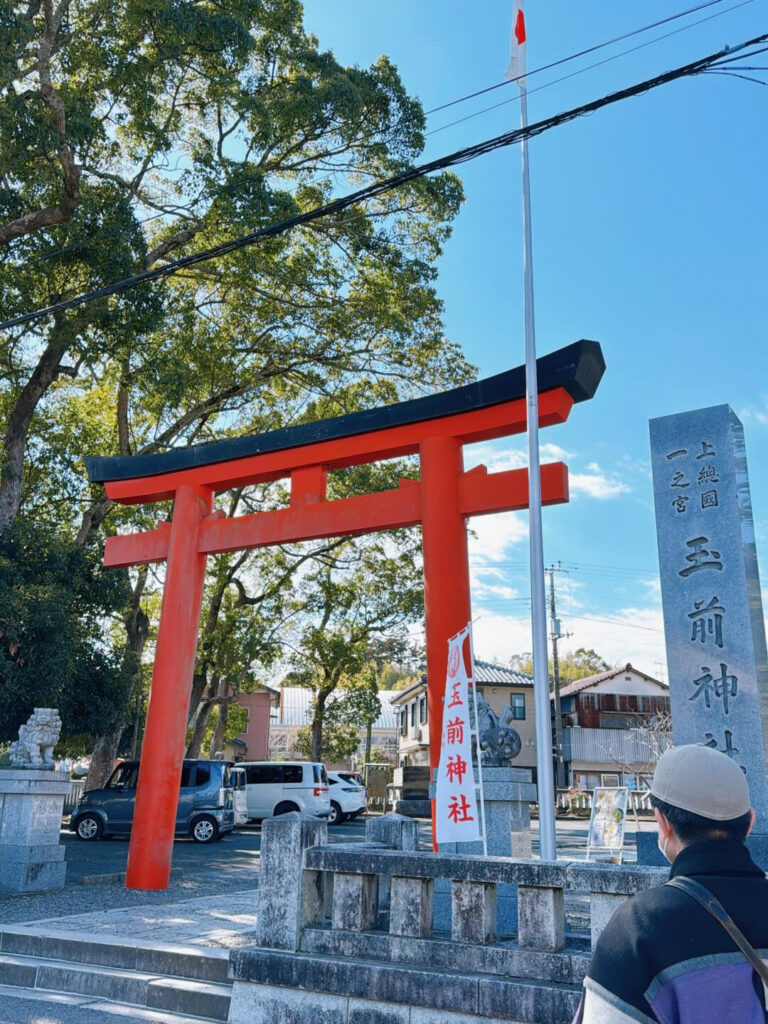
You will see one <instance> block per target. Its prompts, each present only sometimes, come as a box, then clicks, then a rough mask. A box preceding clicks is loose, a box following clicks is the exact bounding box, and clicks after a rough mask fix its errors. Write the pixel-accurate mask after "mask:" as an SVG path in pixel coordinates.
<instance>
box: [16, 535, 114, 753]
mask: <svg viewBox="0 0 768 1024" xmlns="http://www.w3.org/2000/svg"><path fill="white" fill-rule="evenodd" d="M126 584H127V574H125V573H115V572H111V573H108V572H107V571H106V570H104V569H103V568H102V567H101V566H100V565H99V561H98V557H97V555H96V553H94V552H92V551H84V550H81V549H80V550H78V549H74V548H73V546H72V544H71V542H69V543H68V542H67V541H66V540H65V539H63V538H62V537H60V536H57V535H56V534H55V533H53V532H52V531H50V530H47V529H45V528H40V527H39V526H36V525H34V524H32V523H31V522H28V521H25V520H19V521H17V523H16V525H15V526H14V528H13V530H12V531H7V532H6V533H5V534H4V535H3V536H2V538H0V634H1V635H0V740H10V739H15V737H16V733H17V730H18V727H19V725H20V724H21V723H22V722H24V721H26V719H27V717H28V716H29V714H31V712H32V710H33V708H34V707H35V706H38V707H58V708H59V711H60V714H61V719H62V725H63V728H62V737H63V738H64V739H66V737H67V736H71V735H76V734H80V733H91V734H92V735H98V733H99V732H100V731H101V730H102V729H105V730H106V729H109V728H110V727H111V726H113V725H114V709H115V708H116V707H119V706H120V704H121V701H122V698H123V695H124V692H125V690H126V687H127V683H128V680H127V678H126V676H125V674H124V673H123V671H122V668H121V659H120V655H119V653H117V652H112V651H111V650H110V647H109V640H108V634H107V632H106V629H105V616H106V615H108V614H109V613H110V612H113V611H115V610H116V609H118V608H120V607H122V606H123V605H124V604H125V602H126V600H127V595H128V589H127V585H126Z"/></svg>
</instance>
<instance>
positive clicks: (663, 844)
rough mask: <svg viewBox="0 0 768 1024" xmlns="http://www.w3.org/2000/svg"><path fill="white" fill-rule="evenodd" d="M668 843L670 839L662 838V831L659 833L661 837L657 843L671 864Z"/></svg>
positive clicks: (663, 855)
mask: <svg viewBox="0 0 768 1024" xmlns="http://www.w3.org/2000/svg"><path fill="white" fill-rule="evenodd" d="M668 843H669V840H668V839H664V840H662V838H661V833H659V839H658V842H657V843H656V845H657V846H658V848H659V850H660V851H661V855H662V857H663V858H664V860H666V861H668V862H669V863H670V864H671V863H672V861H671V860H670V859H669V857H668V856H667V845H668Z"/></svg>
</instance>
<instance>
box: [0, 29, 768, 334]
mask: <svg viewBox="0 0 768 1024" xmlns="http://www.w3.org/2000/svg"><path fill="white" fill-rule="evenodd" d="M766 40H768V33H765V34H763V35H760V36H756V37H755V38H754V39H750V40H747V41H746V42H743V43H739V44H738V45H737V46H734V47H724V48H723V49H722V50H718V51H717V52H716V53H712V54H709V55H708V56H706V57H702V58H700V59H699V60H696V61H692V62H691V63H689V64H683V65H681V66H680V67H677V68H673V69H671V70H670V71H665V72H663V73H662V74H660V75H656V76H654V77H653V78H648V79H645V80H644V81H642V82H638V83H637V84H636V85H632V86H628V87H627V88H624V89H620V90H618V91H616V92H612V93H609V94H608V95H606V96H602V97H600V98H599V99H596V100H591V101H590V102H588V103H583V104H581V105H580V106H578V107H573V108H572V109H570V110H565V111H562V112H561V113H559V114H554V115H552V116H551V117H548V118H545V119H544V120H542V121H537V122H535V123H534V124H531V125H528V126H527V127H526V128H524V129H523V128H517V129H514V130H512V131H508V132H503V133H502V134H501V135H496V136H494V137H493V138H491V139H487V140H485V141H484V142H480V143H476V144H475V145H472V146H466V147H464V148H463V149H459V150H457V151H456V152H455V153H451V154H449V155H447V156H443V157H439V158H438V159H436V160H431V161H429V162H428V163H426V164H420V165H417V166H416V167H411V168H409V169H408V170H405V171H401V172H400V173H399V174H395V175H393V176H392V177H390V178H384V179H383V180H380V181H377V182H374V183H373V184H371V185H368V186H366V187H365V188H361V189H358V190H357V191H355V192H351V193H349V194H348V195H346V196H342V197H340V198H339V199H335V200H333V201H332V202H330V203H327V204H325V205H323V206H317V207H314V208H313V209H311V210H307V211H306V212H305V213H300V214H296V215H295V216H293V217H288V218H287V219H285V220H282V221H278V222H277V223H275V224H270V225H269V226H268V227H265V228H260V229H259V230H258V231H253V232H251V233H250V234H247V235H243V236H241V237H239V238H235V239H232V240H231V241H229V242H222V243H220V244H219V245H216V246H213V247H211V248H209V249H203V250H201V251H199V252H196V253H192V254H191V255H189V256H184V257H182V258H180V259H177V260H172V261H170V262H168V263H166V264H164V265H163V266H161V267H156V268H154V269H153V270H146V271H144V272H143V273H141V274H135V275H133V276H132V277H129V278H125V279H123V280H121V281H116V282H114V283H113V284H111V285H106V286H104V287H102V288H96V289H94V290H93V291H90V292H85V293H83V294H80V295H77V296H75V297H73V298H71V299H66V300H64V301H62V302H56V303H52V304H51V305H49V306H45V307H43V308H42V309H37V310H35V311H34V312H31V313H23V314H21V315H19V316H15V317H11V318H10V319H8V320H5V321H3V322H2V323H0V330H7V329H9V328H12V327H18V326H21V325H22V324H26V323H31V322H32V321H34V320H39V319H40V318H42V317H45V316H51V315H52V314H54V313H59V312H64V311H65V310H68V309H74V308H76V307H78V306H82V305H83V304H85V303H87V302H92V301H94V300H96V299H101V298H106V297H108V296H110V295H116V294H118V293H120V292H124V291H127V290H128V289H130V288H134V287H136V286H137V285H140V284H147V283H149V282H151V281H156V280H158V279H159V278H162V277H168V276H170V275H171V274H174V273H176V272H177V271H179V270H183V269H186V268H187V267H192V266H196V265H197V264H198V263H204V262H206V261H208V260H210V259H213V258H215V257H217V256H225V255H228V254H229V253H232V252H237V251H238V250H240V249H244V248H246V247H248V246H251V245H254V244H255V243H256V242H260V241H262V240H263V239H265V238H273V237H275V236H276V235H280V234H283V233H284V232H285V231H289V230H290V229H291V228H294V227H298V226H300V225H303V224H309V223H311V222H313V221H315V220H319V219H320V218H322V217H328V216H331V215H333V214H337V213H341V212H342V211H343V210H345V209H347V208H348V207H350V206H353V205H355V204H357V203H361V202H366V201H367V200H369V199H373V198H375V197H376V196H379V195H384V194H385V193H387V192H391V191H393V190H394V189H397V188H399V187H400V186H402V185H405V184H407V183H409V182H411V181H417V180H419V179H420V178H423V177H426V176H427V175H428V174H431V173H433V172H434V171H439V170H445V169H446V168H448V167H454V166H456V165H457V164H462V163H465V162H467V161H469V160H474V159H476V158H477V157H479V156H484V155H485V154H486V153H492V152H494V151H495V150H497V149H501V148H503V147H506V146H511V145H514V144H515V143H517V142H519V141H520V140H521V139H523V138H534V137H535V136H537V135H542V134H543V133H544V132H546V131H549V130H550V129H552V128H556V127H559V126H560V125H562V124H566V123H568V122H569V121H573V120H575V119H576V118H578V117H583V116H584V115H585V114H591V113H594V112H595V111H597V110H601V109H602V108H603V107H607V106H609V105H611V104H613V103H618V102H620V101H621V100H625V99H629V98H631V97H633V96H639V95H640V94H641V93H645V92H649V91H650V90H651V89H656V88H658V87H659V86H661V85H666V84H667V83H669V82H673V81H676V80H678V79H680V78H685V77H689V76H692V75H697V74H701V73H702V72H703V71H705V70H708V69H709V68H712V67H716V61H718V60H721V59H722V58H723V57H727V56H730V55H731V54H732V53H734V51H736V50H746V49H748V48H749V47H753V46H757V45H758V44H759V43H763V42H765V41H766ZM745 56H746V54H745Z"/></svg>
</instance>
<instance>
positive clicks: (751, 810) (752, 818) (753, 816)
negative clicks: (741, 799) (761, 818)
mask: <svg viewBox="0 0 768 1024" xmlns="http://www.w3.org/2000/svg"><path fill="white" fill-rule="evenodd" d="M756 818H757V814H756V813H755V808H754V807H750V808H749V828H748V829H747V835H749V833H750V832H751V831H752V829H753V828H754V826H755V819H756Z"/></svg>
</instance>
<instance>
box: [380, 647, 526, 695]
mask: <svg viewBox="0 0 768 1024" xmlns="http://www.w3.org/2000/svg"><path fill="white" fill-rule="evenodd" d="M426 679H427V677H426V676H422V677H421V679H419V680H417V681H416V682H415V683H411V685H410V686H407V687H406V688H405V689H404V690H398V691H397V692H396V693H395V700H396V701H397V703H398V704H400V705H402V704H408V703H409V702H410V701H412V700H413V699H414V697H418V695H419V694H420V693H423V691H424V690H425V689H426ZM475 679H476V680H477V682H478V683H480V685H481V686H530V687H532V686H533V676H529V675H528V673H527V672H515V671H514V670H513V669H511V668H507V667H506V665H496V664H494V663H493V662H490V661H481V660H480V659H479V658H475Z"/></svg>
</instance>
